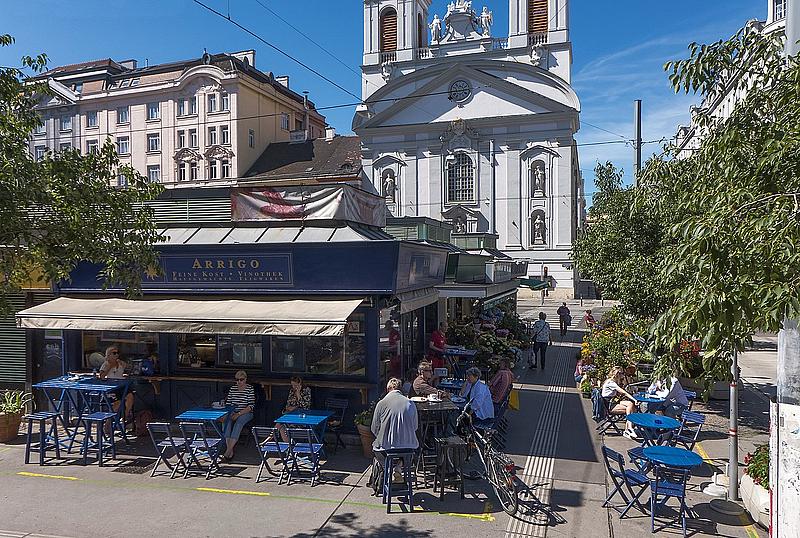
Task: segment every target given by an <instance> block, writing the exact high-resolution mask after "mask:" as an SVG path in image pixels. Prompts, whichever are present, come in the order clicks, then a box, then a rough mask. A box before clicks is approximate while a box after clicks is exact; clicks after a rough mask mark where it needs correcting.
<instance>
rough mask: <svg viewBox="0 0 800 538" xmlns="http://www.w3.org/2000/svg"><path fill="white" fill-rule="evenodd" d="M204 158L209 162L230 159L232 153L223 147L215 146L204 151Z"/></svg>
mask: <svg viewBox="0 0 800 538" xmlns="http://www.w3.org/2000/svg"><path fill="white" fill-rule="evenodd" d="M205 156H206V159H209V160H215V159H217V160H221V159H232V158H233V152H232V151H231V150H230V149H228V148H226V147H225V146H220V145H219V144H215V145H213V146H211V147H210V148H208V149H207V150H206V153H205Z"/></svg>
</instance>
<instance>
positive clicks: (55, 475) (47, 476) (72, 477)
mask: <svg viewBox="0 0 800 538" xmlns="http://www.w3.org/2000/svg"><path fill="white" fill-rule="evenodd" d="M17 474H18V475H19V476H31V477H35V478H54V479H57V480H83V479H82V478H77V477H75V476H62V475H57V474H41V473H29V472H26V471H20V472H18V473H17Z"/></svg>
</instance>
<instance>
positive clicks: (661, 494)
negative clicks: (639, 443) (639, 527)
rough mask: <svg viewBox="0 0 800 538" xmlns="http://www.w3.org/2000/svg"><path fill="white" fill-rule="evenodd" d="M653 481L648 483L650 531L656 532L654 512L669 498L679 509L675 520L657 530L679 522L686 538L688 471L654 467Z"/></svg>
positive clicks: (664, 466)
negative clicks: (673, 500) (676, 500)
mask: <svg viewBox="0 0 800 538" xmlns="http://www.w3.org/2000/svg"><path fill="white" fill-rule="evenodd" d="M655 475H656V476H655V479H653V480H652V481H651V482H650V530H651V532H656V510H657V509H658V507H659V506H664V505H665V504H666V503H667V500H669V499H670V498H674V499H678V500H679V501H680V507H679V509H678V515H677V517H676V518H674V519H671V520H668V521H667V522H666V523H663V524H662V525H661V526H660V527H659V528H658V530H662V529H665V528H667V527H669V526H670V525H671V524H672V523H677V522H678V521H679V520H680V523H681V528H682V529H683V537H684V538H686V514H687V512H688V511H689V509H688V508H687V507H686V483H687V482H688V481H689V470H688V469H680V468H677V467H669V466H666V465H660V464H658V465H655Z"/></svg>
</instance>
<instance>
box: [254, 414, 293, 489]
mask: <svg viewBox="0 0 800 538" xmlns="http://www.w3.org/2000/svg"><path fill="white" fill-rule="evenodd" d="M252 431H253V439H254V440H255V442H256V447H257V448H258V454H259V456H260V457H261V466H260V467H259V468H258V475H257V476H256V484H258V483H259V482H260V481H261V473H262V472H263V471H264V469H266V470H267V472H268V473H269V474H271V475H272V476H277V477H278V484H280V483H282V482H283V480H284V478H286V477H287V476H288V474H289V447H290V445H289V443H285V442H283V441H281V434H280V430H278V428H268V427H265V426H253V428H252ZM270 456H272V457H274V456H277V457H278V458H279V459H280V460H281V463H282V464H283V468H282V469H281V472H280V473H276V472H275V471H273V470H272V468H271V467H270V466H269V462H268V461H267V458H269V457H270Z"/></svg>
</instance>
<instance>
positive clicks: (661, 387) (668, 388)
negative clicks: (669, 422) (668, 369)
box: [646, 376, 689, 418]
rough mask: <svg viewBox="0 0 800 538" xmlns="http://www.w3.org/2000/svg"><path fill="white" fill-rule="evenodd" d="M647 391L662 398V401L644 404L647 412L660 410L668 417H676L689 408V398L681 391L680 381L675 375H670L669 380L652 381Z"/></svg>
mask: <svg viewBox="0 0 800 538" xmlns="http://www.w3.org/2000/svg"><path fill="white" fill-rule="evenodd" d="M647 392H648V394H654V395H656V396H658V397H659V398H663V399H664V402H663V403H648V404H646V405H647V412H648V413H655V412H656V411H661V412H662V413H664V414H665V415H666V416H668V417H672V418H677V417H680V416H681V413H683V412H684V411H685V410H687V409H688V408H689V399H688V398H687V397H686V393H685V392H684V391H683V386H681V382H680V381H678V378H677V377H675V376H672V377H670V379H669V380H666V379H657V380H656V381H653V383H652V384H651V385H650V387H649V388H648V389H647Z"/></svg>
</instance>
